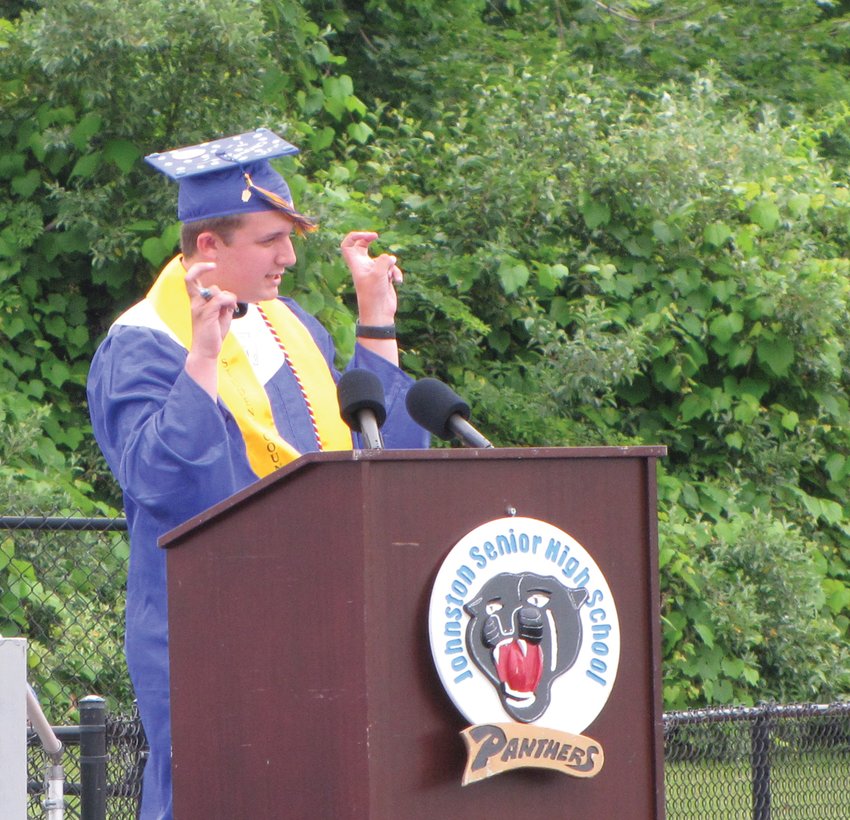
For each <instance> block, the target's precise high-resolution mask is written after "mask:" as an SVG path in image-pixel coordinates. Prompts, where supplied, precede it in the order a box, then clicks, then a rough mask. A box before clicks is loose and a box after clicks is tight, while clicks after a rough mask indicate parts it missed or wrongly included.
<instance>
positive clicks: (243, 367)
mask: <svg viewBox="0 0 850 820" xmlns="http://www.w3.org/2000/svg"><path fill="white" fill-rule="evenodd" d="M185 276H186V269H185V268H184V267H183V263H182V261H181V257H180V256H177V257H175V258H174V259H172V260H171V262H169V263H168V265H166V267H165V268H164V270H163V271H162V273H160V275H159V277H158V278H157V280H156V282H154V284H153V287H152V288H151V289H150V291H149V292H148V295H147V298H148V300H149V301H150V303H151V304H152V305H153V308H154V310H155V311H156V313H157V314H158V315H159V317H160V318H161V319H162V320H163V321H164V322H165V324H166V325H168V327H169V328H170V330H171V331H172V333H174V335H175V336H176V337H177V339H179V341H180V343H181V344H182V345H183V347H185V348H186V349H187V350H188V349H189V348H190V347H191V345H192V312H191V308H190V305H189V294H188V293H187V292H186V283H185V281H184V279H185ZM260 306H261V307H262V309H263V312H264V313H265V314H266V316H267V317H268V319H269V321H270V322H271V324H272V326H273V327H274V329H275V332H276V333H277V335H278V338H279V339H280V341H281V343H282V345H283V347H284V349H285V351H286V356H287V357H288V359H289V360H290V361H291V362H292V366H293V368H294V369H295V371H296V372H297V373H298V376H299V378H300V380H301V384H302V386H303V390H304V392H305V394H306V395H307V396H309V398H310V405H311V406H312V408H313V416H314V417H315V420H316V425H317V427H318V432H319V441H320V443H321V449H322V450H350V449H351V446H352V445H351V432H350V430H349V429H348V427H347V426H346V424H345V422H344V421H343V420H342V418H341V417H340V414H339V402H338V400H337V395H336V384H335V383H334V380H333V376H332V375H331V372H330V370H329V369H328V365H327V362H326V361H325V357H324V356H323V355H322V353H321V351H320V350H319V348H318V347H317V345H316V343H315V341H314V340H313V337H312V336H311V335H310V331H309V330H307V328H306V327H304V325H303V324H301V322H300V321H299V320H298V317H297V316H295V314H294V313H293V312H292V311H291V310H290V309H289V308H288V307H287V306H286V305H285V304H284V303H283V302H281V301H280V300H279V299H269V300H267V301H264V302H260ZM234 321H237V322H238V321H239V319H236V320H234ZM218 394H219V397H220V398H221V400H222V401H223V402H224V404H225V405H226V406H227V409H228V410H230V412H231V413H232V414H233V417H234V418H235V419H236V423H237V424H238V425H239V429H240V431H241V432H242V437H243V438H244V439H245V447H246V450H247V453H248V461H249V463H250V464H251V468H252V469H253V470H254V472H255V473H256V474H257V475H258V476H260V477H261V478H262V477H263V476H266V475H269V473H272V472H274V471H275V470H277V469H279V468H280V467H283V466H284V465H285V464H288V463H289V462H290V461H292V460H293V459H296V458H298V456H299V455H301V454H300V453H299V452H298V451H297V450H296V449H295V448H294V447H293V446H292V445H291V444H290V443H289V442H287V441H286V440H285V439H283V438H282V437H281V436H280V434H279V433H278V432H277V428H276V427H275V423H274V416H273V415H272V408H271V404H270V403H269V398H268V395H267V394H266V391H265V388H264V387H263V385H262V384H261V383H260V381H259V379H258V378H257V376H256V374H255V373H254V369H253V368H252V367H251V363H250V362H249V360H248V357H247V355H246V354H245V351H244V350H243V348H242V346H241V345H240V344H239V342H238V340H237V339H236V337H235V336H234V335H233V334H232V333H228V334H227V336H225V338H224V343H223V344H222V348H221V354H220V356H219V360H218Z"/></svg>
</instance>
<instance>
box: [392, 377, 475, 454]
mask: <svg viewBox="0 0 850 820" xmlns="http://www.w3.org/2000/svg"><path fill="white" fill-rule="evenodd" d="M406 403H407V412H408V413H410V417H411V418H412V419H413V420H414V421H415V422H416V423H417V424H418V425H420V426H421V427H424V428H425V429H426V430H427V431H428V432H429V433H432V434H433V435H435V436H438V437H439V438H442V439H446V440H449V439H452V438H454V433H453V432H452V431H451V430H450V429H449V427H448V423H449V419H450V418H451V417H452V416H454V415H458V416H460V417H461V418H463V419H464V420H466V419H468V418H469V413H470V410H469V405H468V404H467V403H466V402H465V401H464V400H463V399H462V398H461V397H460V396H458V394H457V393H455V391H454V390H452V389H451V387H449V386H448V385H447V384H443V382H441V381H440V380H439V379H430V378H429V379H420V380H419V381H418V382H416V384H414V385H413V387H411V388H410V390H409V391H408V393H407V401H406Z"/></svg>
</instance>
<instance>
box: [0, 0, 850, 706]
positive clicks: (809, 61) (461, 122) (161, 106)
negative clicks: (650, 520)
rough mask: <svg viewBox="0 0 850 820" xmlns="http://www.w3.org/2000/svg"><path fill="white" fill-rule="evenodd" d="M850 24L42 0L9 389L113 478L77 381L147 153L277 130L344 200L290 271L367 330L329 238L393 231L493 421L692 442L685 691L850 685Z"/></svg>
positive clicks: (25, 34) (149, 247) (679, 525)
mask: <svg viewBox="0 0 850 820" xmlns="http://www.w3.org/2000/svg"><path fill="white" fill-rule="evenodd" d="M25 5H26V6H27V7H28V8H29V7H30V4H25ZM11 17H14V19H11ZM166 21H167V22H166ZM847 23H848V15H847V9H846V8H844V4H841V3H826V2H821V3H815V2H804V3H800V2H796V0H795V2H791V1H790V0H759V2H754V3H745V4H738V3H721V2H699V3H697V2H685V3H675V4H674V3H665V2H660V0H656V1H655V2H652V1H650V0H640V2H638V0H632V2H620V3H601V2H587V1H586V0H549V1H548V2H542V0H538V1H535V0H503V2H501V3H499V2H496V3H483V2H468V1H465V0H460V1H459V2H436V0H407V1H406V2H405V1H404V0H374V2H368V3H359V2H358V3H354V2H342V0H336V1H335V2H334V1H332V0H314V2H303V3H299V2H295V0H266V2H251V3H244V2H237V0H203V2H194V3H192V4H188V3H185V2H184V1H183V0H177V1H176V2H171V3H168V4H166V3H164V2H162V0H145V2H142V3H137V4H133V5H132V6H131V7H129V8H128V7H127V6H126V5H121V4H118V3H115V2H114V0H87V1H86V2H83V0H63V2H61V3H60V2H58V0H45V2H42V3H38V4H33V5H32V7H31V10H24V11H21V10H17V11H16V12H15V14H13V15H10V20H9V21H7V23H6V25H4V26H2V27H0V45H2V46H5V48H3V49H2V52H0V53H2V54H3V59H4V62H5V63H6V66H7V67H8V68H9V70H7V71H4V74H3V77H4V79H3V81H2V83H0V99H2V105H3V108H4V111H7V112H8V116H7V117H5V118H4V120H3V122H2V123H0V146H2V151H0V179H2V180H3V184H4V185H6V186H7V187H8V191H7V194H6V195H4V197H3V199H2V201H0V281H2V282H3V288H2V290H0V340H2V341H3V344H2V346H0V418H2V419H3V420H4V421H5V424H6V425H8V426H9V427H10V428H15V427H16V426H17V425H20V424H21V423H22V422H23V421H24V420H25V419H26V418H28V417H29V416H31V415H32V414H33V412H34V408H36V407H37V406H41V405H44V406H46V407H49V408H50V409H49V415H48V416H46V417H45V419H44V425H43V436H42V437H41V438H40V439H39V441H38V443H37V445H36V446H37V447H39V448H41V449H42V450H44V451H45V452H48V453H50V454H51V457H60V455H61V453H62V452H64V453H73V452H76V453H77V456H76V461H75V465H76V464H79V466H80V469H82V470H83V471H84V477H85V479H86V480H87V482H88V484H89V485H90V486H92V487H93V488H94V489H93V490H92V494H93V495H94V497H96V498H100V499H103V500H111V501H113V502H114V503H117V502H116V499H115V494H114V489H113V487H112V484H111V482H110V480H109V479H108V477H107V476H106V475H105V473H104V469H103V467H102V465H101V464H100V462H99V460H98V459H97V457H96V456H95V455H94V453H93V450H92V448H91V446H90V445H89V444H86V443H85V442H87V441H88V439H89V432H88V428H87V424H86V419H85V408H84V403H83V394H82V385H83V382H84V378H85V373H86V368H87V362H88V359H89V358H90V355H91V353H92V350H93V348H94V345H95V344H96V342H97V340H98V339H99V337H100V335H101V334H102V332H103V329H104V328H105V327H106V325H107V324H108V323H109V321H110V320H111V318H112V317H113V316H114V315H115V313H116V312H117V311H118V310H119V309H120V308H121V307H123V306H124V305H126V304H128V303H129V302H131V301H133V300H134V299H135V298H136V296H137V294H138V293H139V292H140V291H142V290H143V289H144V287H145V285H146V283H148V282H150V281H151V277H152V275H153V274H154V272H155V269H156V267H157V266H158V265H159V263H160V262H161V261H162V260H163V259H164V258H166V256H167V255H168V254H169V253H171V252H172V250H173V248H174V243H175V238H176V232H175V226H174V223H173V204H172V203H173V196H174V192H173V191H171V190H169V189H168V187H167V184H166V183H164V182H163V181H162V180H159V179H156V178H155V175H154V174H152V173H150V172H149V171H147V170H146V169H145V167H144V164H143V163H142V161H141V157H142V156H143V155H144V154H145V153H147V152H149V151H152V150H156V149H161V148H164V147H172V146H175V145H180V144H186V143H189V142H194V141H197V140H200V139H205V138H209V137H211V136H216V135H219V134H225V133H234V132H236V131H240V130H247V129H248V128H251V127H255V126H258V125H265V126H268V127H271V128H272V129H274V130H277V131H278V132H280V133H283V134H285V135H286V136H288V138H290V139H291V140H292V141H293V142H296V143H297V144H299V145H300V146H301V147H302V154H301V155H300V158H299V159H298V160H294V161H293V160H290V161H287V162H285V163H283V164H282V165H281V168H282V169H283V170H284V172H285V173H286V174H287V176H288V178H289V179H290V182H291V183H292V186H293V189H294V192H295V194H296V197H297V199H298V201H299V203H301V204H302V206H303V207H304V208H305V209H306V210H307V211H308V212H312V213H316V214H317V215H318V216H319V217H320V219H321V222H322V224H323V230H322V231H321V232H320V234H319V235H317V236H316V237H315V238H310V239H309V240H307V241H306V242H305V243H304V244H302V245H301V246H299V249H298V250H299V264H298V265H297V267H296V268H295V269H294V270H293V271H292V272H291V275H290V276H288V277H287V280H286V288H287V289H288V290H289V291H290V292H291V293H293V294H294V295H295V296H296V297H297V298H299V299H300V300H301V301H302V303H303V304H305V306H306V307H307V308H308V309H309V310H311V311H313V312H314V313H317V314H319V315H320V316H321V317H322V319H323V320H324V321H325V322H326V324H327V325H328V326H329V327H330V328H331V329H332V331H333V332H334V333H335V335H336V337H337V341H338V343H339V346H340V349H341V351H342V353H343V354H345V352H347V351H348V350H350V348H351V345H352V343H353V337H352V322H353V314H352V311H351V305H350V301H349V300H350V294H349V293H348V288H347V284H346V280H347V277H346V274H345V272H344V268H343V266H342V265H341V263H340V261H339V259H338V255H337V254H336V252H335V251H334V245H335V243H336V241H337V239H338V237H339V236H341V235H342V233H343V232H344V231H345V230H347V229H349V228H352V227H362V226H369V227H373V228H375V229H376V230H379V231H380V232H381V234H382V242H383V245H384V247H387V248H390V249H392V250H393V251H394V252H398V254H399V256H400V257H401V259H402V261H403V264H404V268H405V272H406V281H405V285H404V288H403V292H402V316H401V319H400V323H401V328H402V331H403V333H402V337H403V340H404V342H405V351H404V359H405V366H406V367H407V368H408V369H409V370H410V371H411V372H413V373H414V374H417V375H420V374H426V373H427V374H435V375H437V376H439V377H441V378H444V379H445V380H447V381H449V382H451V383H452V384H454V385H455V386H456V387H457V388H458V389H459V390H460V391H461V392H463V393H464V394H465V395H466V396H467V398H469V399H471V400H472V401H473V404H474V406H475V408H476V418H477V420H478V422H479V423H480V426H482V427H483V428H484V429H486V430H487V432H488V435H489V436H490V437H491V438H493V439H494V440H496V441H497V442H498V443H500V444H517V445H527V444H539V445H570V444H602V443H661V444H665V445H667V446H668V448H669V457H668V458H667V459H665V461H664V464H663V465H662V467H661V469H660V474H659V489H660V496H661V498H660V517H661V562H662V572H663V576H662V588H663V594H664V599H663V614H664V638H665V657H664V669H665V699H666V704H667V706H669V707H683V706H690V705H696V704H703V703H730V702H735V703H752V702H754V701H757V700H762V699H769V698H776V699H782V700H793V699H818V698H827V697H834V696H836V695H838V694H841V693H842V692H846V691H847V688H848V685H850V662H849V661H848V654H847V650H846V648H845V647H846V642H847V632H848V625H850V621H848V616H850V528H848V515H850V508H848V502H847V488H848V476H850V440H848V436H850V402H849V401H848V369H847V368H848V360H847V348H848V333H850V331H848V329H847V322H846V321H845V315H846V312H847V307H848V296H850V294H848V278H847V275H848V258H847V256H846V248H847V240H848V230H850V187H848V180H847V178H846V170H845V161H846V158H847V156H848V155H849V154H850V151H848V142H847V135H848V133H850V132H848V122H850V120H849V119H848V110H850V108H848V103H850V82H848V71H847V68H848V66H847V39H846V34H845V32H846V30H847ZM777 44H781V47H779V46H778V45H777ZM0 448H2V445H0ZM0 452H2V451H1V450H0ZM21 469H23V468H21ZM0 581H2V575H0ZM0 626H2V624H0ZM19 626H20V625H18V627H10V629H12V628H19ZM2 628H3V630H4V632H6V631H9V629H7V628H6V627H5V626H2Z"/></svg>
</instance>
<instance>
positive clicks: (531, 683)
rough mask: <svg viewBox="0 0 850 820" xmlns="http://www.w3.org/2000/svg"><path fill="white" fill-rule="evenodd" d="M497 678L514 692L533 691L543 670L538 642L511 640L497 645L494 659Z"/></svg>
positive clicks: (541, 654)
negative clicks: (496, 654) (495, 658)
mask: <svg viewBox="0 0 850 820" xmlns="http://www.w3.org/2000/svg"><path fill="white" fill-rule="evenodd" d="M496 670H497V671H498V673H499V679H500V680H501V681H502V683H505V684H507V685H508V686H509V687H510V688H511V689H513V690H514V691H515V692H533V691H534V690H535V689H536V688H537V684H538V683H540V676H541V674H542V672H543V653H542V652H541V651H540V645H539V644H533V643H526V642H525V641H521V640H513V641H511V643H504V644H502V645H501V646H500V647H499V651H498V658H497V660H496Z"/></svg>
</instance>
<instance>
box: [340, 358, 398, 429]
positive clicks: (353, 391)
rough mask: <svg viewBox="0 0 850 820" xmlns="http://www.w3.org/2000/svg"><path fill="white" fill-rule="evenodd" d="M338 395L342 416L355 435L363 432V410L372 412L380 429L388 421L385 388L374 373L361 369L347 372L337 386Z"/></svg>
mask: <svg viewBox="0 0 850 820" xmlns="http://www.w3.org/2000/svg"><path fill="white" fill-rule="evenodd" d="M336 395H337V398H338V399H339V412H340V415H341V416H342V418H343V421H344V422H345V423H346V424H347V425H348V426H349V427H350V428H351V429H352V430H354V432H355V433H359V432H361V430H360V418H359V416H358V414H359V413H360V411H361V410H371V411H372V412H373V413H374V414H375V421H377V423H378V427H380V426H381V425H382V424H383V423H384V421H386V418H387V408H386V406H385V405H384V386H383V385H382V384H381V380H380V379H379V378H378V377H377V376H376V375H375V374H374V373H370V372H369V371H368V370H361V369H359V368H354V370H348V371H346V372H345V373H343V374H342V378H341V379H340V380H339V383H338V384H337V386H336Z"/></svg>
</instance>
